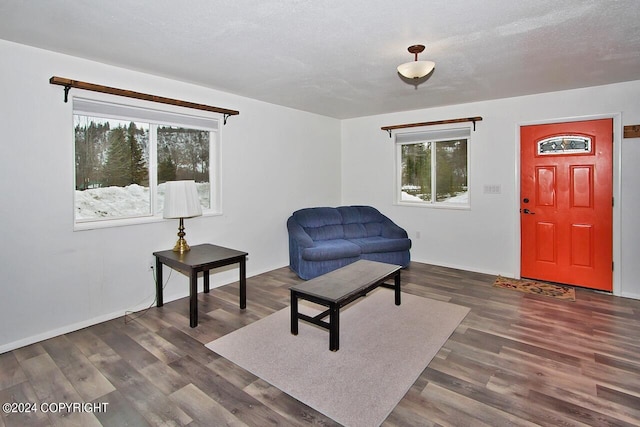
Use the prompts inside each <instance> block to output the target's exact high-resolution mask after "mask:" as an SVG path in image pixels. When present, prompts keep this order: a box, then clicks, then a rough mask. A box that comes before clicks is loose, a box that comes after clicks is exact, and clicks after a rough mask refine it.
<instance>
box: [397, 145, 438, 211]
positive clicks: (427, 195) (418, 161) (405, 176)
mask: <svg viewBox="0 0 640 427" xmlns="http://www.w3.org/2000/svg"><path fill="white" fill-rule="evenodd" d="M401 151H402V154H401V164H402V183H401V190H402V195H401V197H400V200H401V201H405V202H411V201H414V202H422V201H427V202H430V201H431V144H430V143H419V144H404V145H401Z"/></svg>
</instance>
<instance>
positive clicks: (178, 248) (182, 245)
mask: <svg viewBox="0 0 640 427" xmlns="http://www.w3.org/2000/svg"><path fill="white" fill-rule="evenodd" d="M186 234H187V233H185V232H184V218H180V226H179V227H178V241H177V242H176V245H175V246H174V247H173V252H178V253H181V254H183V253H185V252H189V251H190V250H191V248H190V247H189V245H188V244H187V241H186V240H185V238H184V236H185V235H186Z"/></svg>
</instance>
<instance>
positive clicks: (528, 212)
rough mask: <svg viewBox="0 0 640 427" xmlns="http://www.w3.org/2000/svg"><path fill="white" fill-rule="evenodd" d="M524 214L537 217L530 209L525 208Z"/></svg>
mask: <svg viewBox="0 0 640 427" xmlns="http://www.w3.org/2000/svg"><path fill="white" fill-rule="evenodd" d="M522 213H525V214H528V215H535V214H536V213H535V212H531V211H530V210H529V209H527V208H525V209H523V210H522Z"/></svg>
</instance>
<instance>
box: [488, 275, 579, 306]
mask: <svg viewBox="0 0 640 427" xmlns="http://www.w3.org/2000/svg"><path fill="white" fill-rule="evenodd" d="M493 286H496V287H498V288H505V289H515V290H516V291H520V292H525V293H528V294H536V295H544V296H547V297H553V298H557V299H561V300H564V301H575V300H576V290H575V289H574V288H572V287H570V286H560V285H554V284H551V283H545V282H537V281H535V280H528V279H523V280H517V279H509V278H507V277H502V276H498V278H497V279H496V281H495V282H494V283H493Z"/></svg>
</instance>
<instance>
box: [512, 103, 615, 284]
mask: <svg viewBox="0 0 640 427" xmlns="http://www.w3.org/2000/svg"><path fill="white" fill-rule="evenodd" d="M598 119H612V120H613V153H612V156H613V159H612V160H613V165H612V168H613V199H614V204H613V242H612V251H613V254H612V255H613V265H614V268H613V295H616V296H621V289H620V285H621V281H620V277H621V274H620V273H621V272H620V267H621V263H620V251H621V242H620V237H621V229H620V218H621V210H620V205H621V199H620V184H621V183H620V165H621V160H622V151H621V144H622V129H623V128H622V113H620V112H618V113H608V114H594V115H585V116H569V117H561V118H549V119H541V120H535V121H526V122H518V123H516V125H515V130H514V132H515V141H516V147H515V149H516V152H515V160H514V162H515V170H516V173H515V177H514V188H515V194H514V196H515V197H514V199H513V200H514V207H513V218H514V221H513V223H514V232H513V236H514V248H517V249H518V252H517V257H515V259H514V261H515V271H514V276H513V277H515V278H517V279H520V278H521V275H520V274H521V270H522V266H521V253H520V248H521V235H520V231H521V224H520V222H521V221H522V215H521V214H520V174H521V173H522V171H521V166H520V149H521V142H520V128H521V127H522V126H531V125H544V124H553V123H565V122H579V121H585V120H598Z"/></svg>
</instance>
